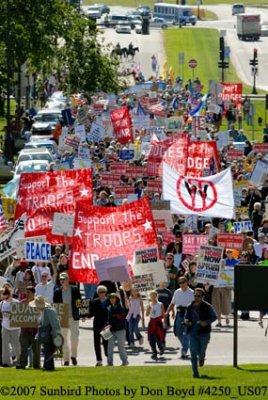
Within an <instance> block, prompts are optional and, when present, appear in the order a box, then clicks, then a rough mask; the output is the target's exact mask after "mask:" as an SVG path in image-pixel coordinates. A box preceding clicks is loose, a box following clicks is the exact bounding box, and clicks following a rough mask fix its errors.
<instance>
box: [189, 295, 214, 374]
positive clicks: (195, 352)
mask: <svg viewBox="0 0 268 400" xmlns="http://www.w3.org/2000/svg"><path fill="white" fill-rule="evenodd" d="M204 294H205V293H204V289H202V288H196V289H195V290H194V300H193V301H192V303H191V304H190V305H189V306H188V307H187V310H186V313H185V319H184V323H185V325H186V327H187V330H188V332H189V336H190V352H191V364H192V372H193V377H194V378H199V371H198V363H199V366H200V367H203V365H204V364H205V358H206V349H207V346H208V343H209V340H210V332H211V324H212V323H213V322H214V321H216V319H217V314H216V312H215V310H214V308H213V307H212V305H211V304H209V303H207V302H206V301H205V300H204Z"/></svg>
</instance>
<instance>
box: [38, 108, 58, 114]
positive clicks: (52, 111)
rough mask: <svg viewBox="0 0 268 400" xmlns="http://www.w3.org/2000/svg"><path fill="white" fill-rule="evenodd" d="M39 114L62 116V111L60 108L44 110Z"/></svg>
mask: <svg viewBox="0 0 268 400" xmlns="http://www.w3.org/2000/svg"><path fill="white" fill-rule="evenodd" d="M38 114H61V110H60V109H59V108H42V109H41V110H39V111H38V113H37V115H38Z"/></svg>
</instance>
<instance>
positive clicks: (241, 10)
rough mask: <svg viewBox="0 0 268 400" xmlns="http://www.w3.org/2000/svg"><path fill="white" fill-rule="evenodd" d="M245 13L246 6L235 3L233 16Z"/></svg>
mask: <svg viewBox="0 0 268 400" xmlns="http://www.w3.org/2000/svg"><path fill="white" fill-rule="evenodd" d="M244 12H245V6H244V4H241V3H235V4H233V6H232V15H236V14H243V13H244Z"/></svg>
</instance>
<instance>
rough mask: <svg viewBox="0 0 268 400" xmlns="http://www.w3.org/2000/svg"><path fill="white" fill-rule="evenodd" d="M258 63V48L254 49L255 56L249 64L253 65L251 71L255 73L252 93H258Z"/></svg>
mask: <svg viewBox="0 0 268 400" xmlns="http://www.w3.org/2000/svg"><path fill="white" fill-rule="evenodd" d="M258 64H259V60H258V50H257V49H253V58H252V59H251V60H249V65H251V72H252V75H253V87H252V94H258V92H257V89H256V75H257V73H258V67H257V65H258Z"/></svg>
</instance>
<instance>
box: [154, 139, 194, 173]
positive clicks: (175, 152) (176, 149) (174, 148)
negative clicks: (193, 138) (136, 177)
mask: <svg viewBox="0 0 268 400" xmlns="http://www.w3.org/2000/svg"><path fill="white" fill-rule="evenodd" d="M188 140H189V136H188V135H187V134H185V133H179V134H176V135H172V136H171V137H169V138H168V139H165V140H161V141H154V140H153V141H151V146H150V151H149V154H148V159H147V174H148V175H149V176H162V161H163V160H164V161H165V162H166V163H168V164H169V165H170V166H172V167H173V168H174V169H175V170H176V171H179V172H180V173H181V174H182V175H185V170H186V157H187V146H188Z"/></svg>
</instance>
